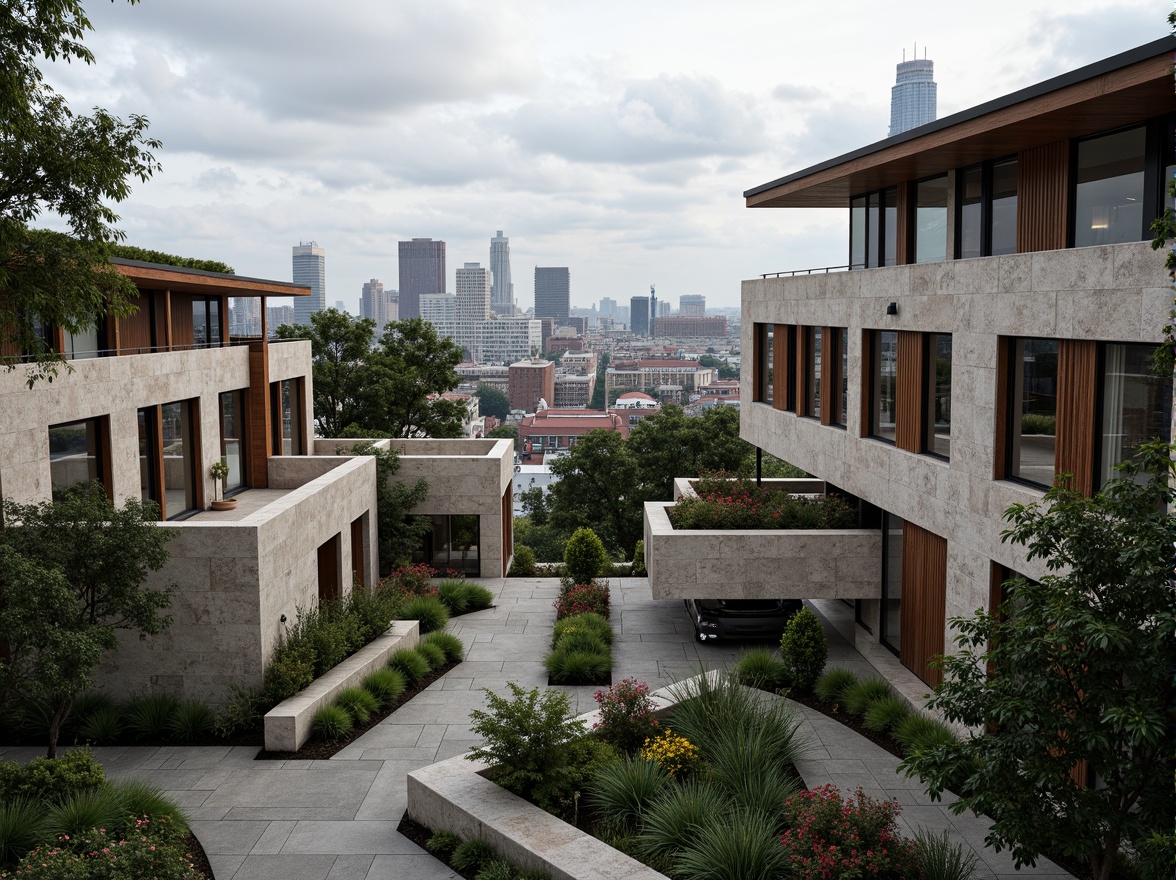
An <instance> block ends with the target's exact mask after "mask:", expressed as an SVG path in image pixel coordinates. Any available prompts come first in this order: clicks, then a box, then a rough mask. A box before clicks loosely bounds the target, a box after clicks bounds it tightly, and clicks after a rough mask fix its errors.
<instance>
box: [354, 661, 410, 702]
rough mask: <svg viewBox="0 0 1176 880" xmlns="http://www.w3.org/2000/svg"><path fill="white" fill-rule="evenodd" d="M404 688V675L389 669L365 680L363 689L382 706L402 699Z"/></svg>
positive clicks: (368, 676)
mask: <svg viewBox="0 0 1176 880" xmlns="http://www.w3.org/2000/svg"><path fill="white" fill-rule="evenodd" d="M404 688H405V681H404V673H402V672H400V671H399V670H397V669H389V668H388V667H385V668H383V669H377V670H375V671H374V672H372V673H370V674H369V675H367V676H366V677H365V678H364V680H363V689H364V690H365V691H367V692H368V693H369V694H371V695H372V696H373V697H375V698H376V699H377V700H379V701H380V705H382V706H387V705H388V704H389V703H395V702H396V701H397V700H398V699H400V695H401V694H402V693H404Z"/></svg>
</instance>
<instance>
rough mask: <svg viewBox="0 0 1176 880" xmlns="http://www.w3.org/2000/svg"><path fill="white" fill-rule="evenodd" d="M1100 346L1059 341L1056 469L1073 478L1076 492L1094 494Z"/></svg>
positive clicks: (1070, 340) (1091, 342)
mask: <svg viewBox="0 0 1176 880" xmlns="http://www.w3.org/2000/svg"><path fill="white" fill-rule="evenodd" d="M1097 387H1098V343H1097V342H1094V341H1093V340H1089V339H1061V340H1059V341H1058V409H1057V439H1056V443H1057V446H1056V450H1057V451H1056V453H1055V455H1056V466H1055V471H1056V472H1057V473H1059V474H1073V475H1074V484H1073V485H1074V488H1075V489H1076V490H1077V491H1079V492H1081V493H1082V494H1083V495H1090V494H1091V493H1092V492H1093V491H1094V435H1095V424H1096V423H1095V412H1094V408H1095V388H1097Z"/></svg>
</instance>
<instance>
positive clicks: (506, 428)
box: [486, 425, 522, 452]
mask: <svg viewBox="0 0 1176 880" xmlns="http://www.w3.org/2000/svg"><path fill="white" fill-rule="evenodd" d="M486 436H487V437H488V438H490V439H491V440H513V441H514V451H515V452H518V451H519V446H520V445H521V444H522V441H521V440H520V439H519V429H518V428H517V427H515V426H514V425H499V426H498V427H496V428H491V429H490V431H489V432H488V433H487V434H486Z"/></svg>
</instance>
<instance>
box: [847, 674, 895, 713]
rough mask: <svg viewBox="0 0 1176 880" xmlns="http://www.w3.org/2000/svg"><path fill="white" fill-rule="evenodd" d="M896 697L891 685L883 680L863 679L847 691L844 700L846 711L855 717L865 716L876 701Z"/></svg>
mask: <svg viewBox="0 0 1176 880" xmlns="http://www.w3.org/2000/svg"><path fill="white" fill-rule="evenodd" d="M893 695H894V691H893V690H891V689H890V685H889V684H888V683H887V682H886V681H884V680H883V679H881V678H863V679H862V680H861V681H858V682H855V683H854V684H852V685H850V686H849V687H847V688H846V689H845V692H844V693H843V694H842V699H843V701H844V703H845V708H846V711H848V712H850V713H851V714H853V715H865V714H866V710H867V709H869V708H870V706H871V705H873V703H874V702H875V701H876V700H881V699H883V698H884V697H890V696H893Z"/></svg>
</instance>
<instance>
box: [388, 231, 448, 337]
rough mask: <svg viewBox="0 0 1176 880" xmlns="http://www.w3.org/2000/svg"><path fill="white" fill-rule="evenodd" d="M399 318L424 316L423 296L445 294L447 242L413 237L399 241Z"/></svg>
mask: <svg viewBox="0 0 1176 880" xmlns="http://www.w3.org/2000/svg"><path fill="white" fill-rule="evenodd" d="M397 253H398V256H399V262H398V265H399V271H400V301H399V311H400V319H401V320H404V319H406V318H419V317H421V297H422V296H424V295H426V294H430V293H445V242H443V241H433V239H431V238H414V239H413V240H412V241H402V242H398V243H397Z"/></svg>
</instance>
